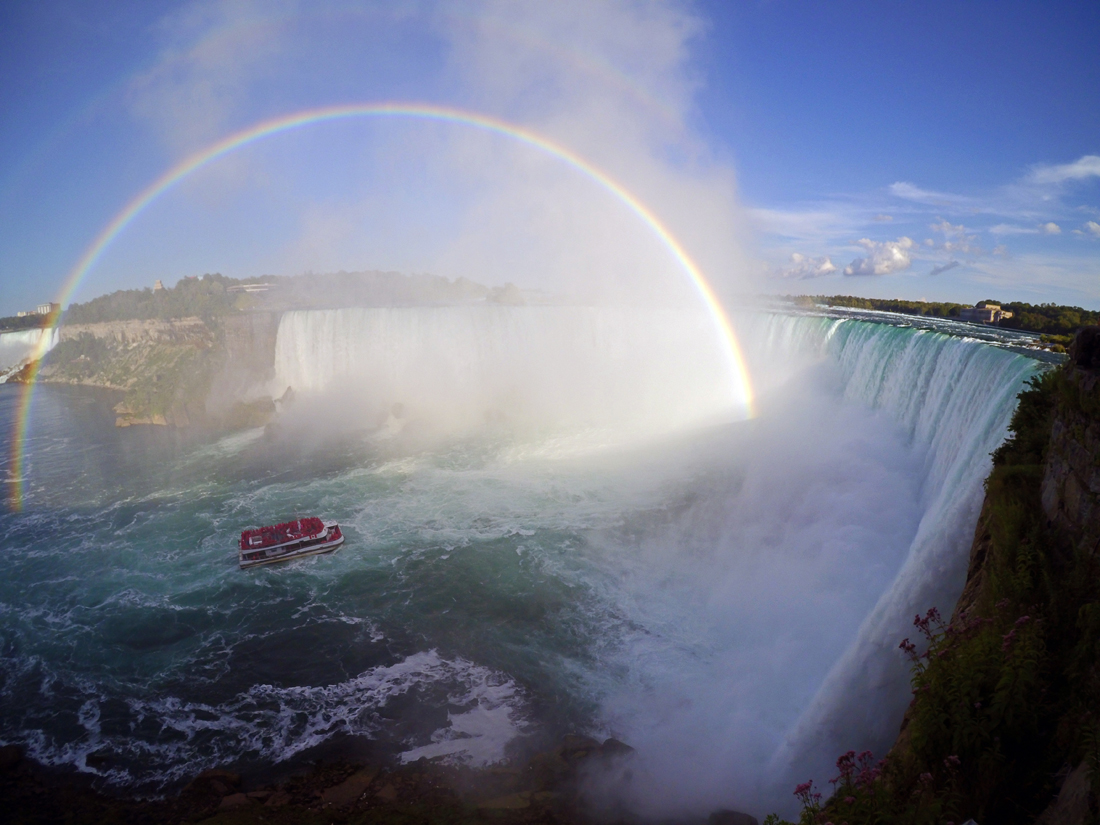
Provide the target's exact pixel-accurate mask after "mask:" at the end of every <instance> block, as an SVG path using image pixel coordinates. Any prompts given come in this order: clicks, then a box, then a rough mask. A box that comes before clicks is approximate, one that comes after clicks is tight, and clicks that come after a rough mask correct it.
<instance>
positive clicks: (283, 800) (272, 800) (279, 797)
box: [264, 791, 293, 808]
mask: <svg viewBox="0 0 1100 825" xmlns="http://www.w3.org/2000/svg"><path fill="white" fill-rule="evenodd" d="M292 801H293V800H292V799H291V796H290V794H288V793H287V792H286V791H275V793H273V794H272V795H271V796H269V797H268V798H267V802H265V803H264V805H265V806H266V807H268V808H280V807H282V806H283V805H289V804H290V803H291V802H292Z"/></svg>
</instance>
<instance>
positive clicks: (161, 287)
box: [153, 278, 164, 292]
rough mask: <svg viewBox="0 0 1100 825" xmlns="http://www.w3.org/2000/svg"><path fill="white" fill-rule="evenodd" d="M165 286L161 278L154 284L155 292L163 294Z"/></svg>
mask: <svg viewBox="0 0 1100 825" xmlns="http://www.w3.org/2000/svg"><path fill="white" fill-rule="evenodd" d="M163 291H164V284H162V283H161V282H160V278H157V282H156V283H155V284H153V292H163Z"/></svg>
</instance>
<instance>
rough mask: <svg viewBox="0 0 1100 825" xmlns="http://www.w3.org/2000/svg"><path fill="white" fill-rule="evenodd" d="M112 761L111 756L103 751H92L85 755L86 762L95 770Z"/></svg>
mask: <svg viewBox="0 0 1100 825" xmlns="http://www.w3.org/2000/svg"><path fill="white" fill-rule="evenodd" d="M110 761H111V757H110V756H109V755H108V754H107V753H105V752H103V751H92V752H91V753H89V754H87V755H86V756H85V757H84V764H85V765H87V766H88V767H89V768H92V769H94V770H99V769H100V768H104V767H106V766H107V764H108V763H109V762H110Z"/></svg>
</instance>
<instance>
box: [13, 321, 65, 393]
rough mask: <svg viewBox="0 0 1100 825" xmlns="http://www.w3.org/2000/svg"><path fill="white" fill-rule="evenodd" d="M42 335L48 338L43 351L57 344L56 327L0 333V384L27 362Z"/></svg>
mask: <svg viewBox="0 0 1100 825" xmlns="http://www.w3.org/2000/svg"><path fill="white" fill-rule="evenodd" d="M43 335H48V336H49V340H48V342H47V346H46V348H45V350H43V352H48V351H49V350H51V349H53V347H54V346H55V345H56V344H57V329H56V328H54V329H42V328H40V327H35V328H34V329H22V330H19V331H18V332H4V333H0V384H2V383H4V382H5V381H7V379H8V376H9V375H11V373H13V372H15V371H16V370H17V369H19V368H20V367H22V366H23V365H24V364H26V363H27V359H28V358H29V357H30V356H31V354H32V353H33V352H34V350H35V347H37V346H38V345H39V342H40V341H41V340H42V336H43Z"/></svg>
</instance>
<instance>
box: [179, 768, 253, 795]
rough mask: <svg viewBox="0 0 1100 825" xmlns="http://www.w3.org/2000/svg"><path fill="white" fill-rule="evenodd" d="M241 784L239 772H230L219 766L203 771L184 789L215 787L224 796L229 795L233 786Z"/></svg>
mask: <svg viewBox="0 0 1100 825" xmlns="http://www.w3.org/2000/svg"><path fill="white" fill-rule="evenodd" d="M240 785H241V775H240V774H239V773H230V772H229V771H223V770H219V769H218V768H211V769H210V770H208V771H203V772H202V773H200V774H199V775H198V776H196V777H195V778H194V779H192V780H191V783H190V784H189V785H188V786H187V787H186V788H185V789H184V790H185V791H191V790H197V789H204V788H213V789H214V790H215V791H217V792H218V793H219V794H221V795H222V796H225V795H227V794H228V793H229V792H230V791H231V790H232V789H233V788H239V787H240Z"/></svg>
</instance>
